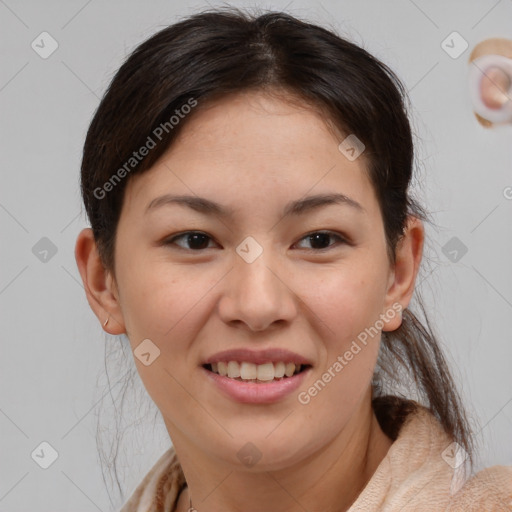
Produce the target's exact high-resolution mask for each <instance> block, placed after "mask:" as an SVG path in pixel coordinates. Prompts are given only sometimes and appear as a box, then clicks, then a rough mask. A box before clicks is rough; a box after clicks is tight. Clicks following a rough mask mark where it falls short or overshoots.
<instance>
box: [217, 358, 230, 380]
mask: <svg viewBox="0 0 512 512" xmlns="http://www.w3.org/2000/svg"><path fill="white" fill-rule="evenodd" d="M217 370H218V372H219V375H222V376H223V377H225V376H226V375H227V374H228V365H227V364H226V363H224V362H223V361H219V362H218V363H217Z"/></svg>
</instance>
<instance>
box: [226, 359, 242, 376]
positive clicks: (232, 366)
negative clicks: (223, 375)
mask: <svg viewBox="0 0 512 512" xmlns="http://www.w3.org/2000/svg"><path fill="white" fill-rule="evenodd" d="M228 377H229V378H230V379H234V378H236V377H240V365H239V364H238V363H237V362H236V361H229V363H228Z"/></svg>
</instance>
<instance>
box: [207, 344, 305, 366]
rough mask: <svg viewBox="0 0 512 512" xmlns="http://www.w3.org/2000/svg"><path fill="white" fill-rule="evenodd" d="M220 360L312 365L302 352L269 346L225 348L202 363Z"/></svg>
mask: <svg viewBox="0 0 512 512" xmlns="http://www.w3.org/2000/svg"><path fill="white" fill-rule="evenodd" d="M220 361H227V362H229V361H239V362H248V363H254V364H264V363H269V362H271V363H278V362H280V361H282V362H283V363H295V364H303V365H310V366H311V365H312V363H311V361H309V360H308V359H306V358H305V357H303V356H301V355H300V354H296V353H295V352H291V351H290V350H286V349H282V348H268V349H265V350H249V349H246V348H237V349H232V350H223V351H222V352H217V353H216V354H213V355H212V356H210V357H209V358H208V359H206V360H205V361H203V363H202V364H211V363H218V362H220Z"/></svg>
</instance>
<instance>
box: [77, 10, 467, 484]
mask: <svg viewBox="0 0 512 512" xmlns="http://www.w3.org/2000/svg"><path fill="white" fill-rule="evenodd" d="M251 89H252V90H265V91H268V92H269V93H272V94H279V95H280V97H282V98H283V99H286V98H288V99H289V100H290V101H295V102H297V100H298V99H299V100H301V101H302V105H303V106H305V107H307V108H314V109H317V110H318V111H319V112H321V113H322V114H323V115H324V117H325V120H326V123H328V124H330V125H332V126H334V129H337V130H338V132H339V133H340V134H345V136H347V135H348V134H355V135H356V136H357V137H358V138H359V139H360V140H361V141H362V142H363V143H364V144H365V152H364V154H363V155H364V158H365V162H366V164H367V165H366V167H367V169H366V172H367V173H368V177H369V179H370V181H371V183H372V186H373V187H374V190H375V193H376V196H377V198H378V201H379V205H380V209H381V213H382V217H383V221H384V226H385V235H386V243H387V250H388V256H389V260H390V262H391V263H394V261H395V249H396V245H397V243H398V242H399V241H400V240H401V237H402V236H403V233H404V229H405V227H406V223H407V220H408V216H414V217H417V218H419V219H421V220H423V221H429V218H428V214H427V213H426V211H425V210H424V209H423V208H422V207H421V206H420V204H418V202H417V201H416V200H414V199H413V198H412V197H411V196H410V192H409V186H410V183H411V178H412V176H413V167H414V165H413V163H414V152H413V139H412V132H411V127H410V123H409V119H408V112H407V108H406V105H407V104H408V103H407V102H408V98H407V93H406V90H405V88H404V86H403V85H402V83H401V82H400V80H399V79H398V78H397V77H396V75H395V74H394V73H393V72H392V71H391V70H390V69H389V68H388V67H387V66H386V65H385V64H383V63H382V62H380V61H379V60H378V59H376V58H375V57H373V56H372V55H371V54H369V53H368V52H367V51H366V50H364V49H362V48H361V47H359V46H357V45H356V44H354V43H351V42H350V41H348V40H346V39H343V38H342V37H340V36H339V35H337V34H335V33H334V31H330V30H327V29H325V28H322V27H320V26H316V25H314V24H311V23H308V22H306V21H302V20H299V19H297V18H296V17H293V16H291V15H289V14H286V13H283V12H269V11H267V12H263V13H258V14H251V13H249V12H247V11H242V10H240V9H238V8H234V7H228V8H216V9H209V10H207V11H203V12H200V13H197V14H194V15H192V16H189V17H187V18H185V19H183V20H181V21H179V22H177V23H175V24H173V25H171V26H169V27H166V28H164V29H163V30H161V31H159V32H158V33H156V34H155V35H153V36H152V37H150V38H149V39H148V40H146V41H145V42H143V43H142V44H140V45H139V46H138V47H137V48H136V49H135V50H134V51H133V53H132V54H131V55H130V56H129V57H128V58H127V60H126V61H125V62H124V64H123V65H122V66H121V67H120V69H119V70H118V72H117V73H116V75H115V76H114V78H113V80H112V82H111V84H110V86H109V88H108V90H107V91H106V93H105V95H104V97H103V99H102V101H101V103H100V105H99V107H98V109H97V111H96V113H95V115H94V118H93V120H92V122H91V124H90V127H89V130H88V132H87V137H86V141H85V144H84V150H83V160H82V167H81V191H82V196H83V201H84V204H85V208H86V211H87V215H88V218H89V220H90V223H91V227H92V230H93V232H94V237H95V239H96V243H97V245H98V250H99V253H100V256H101V258H102V261H103V263H104V265H105V267H106V268H107V269H108V270H109V271H111V272H112V274H113V275H114V276H115V265H114V263H115V262H114V248H115V239H116V237H115V235H116V227H117V223H118V220H119V216H120V212H121V207H122V204H123V197H124V189H125V187H126V184H127V182H128V180H129V179H130V178H131V176H134V175H136V174H141V173H143V172H145V171H147V170H148V169H150V168H151V166H152V165H153V164H154V163H155V162H156V161H157V159H158V158H159V157H160V156H161V155H162V154H163V153H164V152H165V151H166V150H167V149H168V148H169V147H170V145H171V144H172V143H173V141H174V140H175V139H176V137H177V135H178V134H179V133H180V132H181V130H182V129H183V128H184V127H185V126H186V125H187V121H188V119H190V118H191V117H192V116H193V115H194V111H197V110H200V109H201V106H202V105H205V104H206V103H207V102H210V103H211V102H212V101H214V100H215V99H216V98H220V97H223V96H226V95H229V94H232V93H237V92H243V91H247V90H251ZM191 98H193V99H194V101H196V102H197V106H196V107H195V108H194V109H193V110H194V111H192V112H191V113H190V114H189V115H188V116H183V119H181V120H180V122H179V123H178V124H176V126H175V127H174V128H173V129H169V130H160V131H158V134H159V135H160V137H159V140H158V142H157V144H156V146H155V147H154V148H153V149H151V150H150V151H149V152H148V154H147V156H145V157H144V158H143V159H141V161H140V162H138V163H137V165H134V166H133V169H130V172H129V173H128V172H127V173H123V175H124V174H126V176H125V177H124V178H123V179H121V180H118V181H117V182H116V183H115V186H111V187H109V191H108V192H105V193H103V192H104V191H105V188H104V184H105V183H107V182H108V181H109V179H111V177H112V175H113V174H114V173H116V171H117V170H118V169H120V168H122V167H123V165H124V166H125V169H126V162H127V161H129V159H130V158H131V156H132V153H133V151H134V150H136V149H138V148H140V147H142V146H144V145H145V144H146V143H147V140H148V137H149V136H151V134H154V133H155V130H156V129H158V127H159V126H162V124H163V123H165V122H168V120H169V119H170V118H171V116H172V115H173V114H174V113H175V112H176V110H179V109H181V108H182V106H183V105H184V104H186V103H187V102H190V99H191ZM153 138H154V137H153ZM340 142H341V139H340ZM102 187H103V188H102ZM100 189H101V190H103V192H101V194H100V193H99V192H98V191H99V190H100ZM416 300H417V302H418V304H419V305H420V307H421V309H422V312H423V314H424V316H425V318H427V316H426V314H425V311H424V306H423V303H422V300H421V298H420V297H417V299H416ZM134 374H135V372H132V374H131V378H133V376H134ZM396 375H403V376H404V378H407V379H410V381H411V382H412V383H413V385H414V387H415V389H414V392H415V393H416V395H417V397H419V400H418V401H419V402H420V403H423V404H424V405H426V406H427V407H430V408H431V410H432V412H433V413H434V415H435V416H436V417H437V418H438V420H439V421H440V422H441V424H442V426H443V427H444V429H445V430H446V432H447V433H448V434H450V435H451V436H452V437H453V439H454V440H455V441H456V442H458V443H459V444H460V445H461V446H462V447H463V448H464V449H465V450H466V451H467V452H468V454H469V456H470V461H471V460H472V454H473V441H472V436H471V431H470V427H469V422H468V420H467V417H466V412H465V410H464V407H463V405H462V402H461V399H460V396H459V394H458V392H457V390H456V386H455V384H454V381H453V379H452V377H451V375H450V371H449V369H448V365H447V363H446V360H445V358H444V356H443V354H442V351H441V349H440V346H439V342H438V340H437V339H436V336H435V335H434V333H433V330H432V328H431V326H430V323H429V322H428V319H427V320H426V325H423V324H422V322H421V321H420V320H419V319H418V318H417V317H416V316H415V315H414V314H413V312H412V311H410V309H407V310H404V312H403V322H402V325H401V327H400V328H399V329H397V330H396V331H393V332H383V333H382V342H381V352H380V354H379V360H378V364H377V369H376V372H375V376H374V383H373V384H374V387H373V389H374V396H373V405H374V408H375V411H376V413H379V414H378V417H379V418H380V416H381V415H380V411H382V409H383V408H388V409H389V408H392V409H393V411H394V412H393V417H394V418H395V425H398V426H399V424H400V421H401V419H402V418H403V417H404V416H405V414H406V413H407V412H408V411H409V410H410V409H411V408H414V403H413V402H403V401H401V400H398V399H397V398H394V397H393V396H394V395H395V394H396V395H399V394H400V393H399V392H398V391H397V393H393V379H394V378H396V377H394V376H396ZM400 378H401V377H400ZM385 391H386V392H387V394H385ZM402 396H403V395H402ZM379 421H380V419H379ZM383 428H385V431H387V432H392V431H393V428H394V427H393V425H385V426H383ZM109 462H110V461H109ZM113 462H114V464H113V466H114V471H115V472H116V467H115V456H114V461H113ZM109 465H111V464H109ZM116 479H117V472H116ZM117 483H118V486H119V481H118V480H117ZM119 489H120V487H119ZM120 490H121V489H120ZM121 494H122V492H121Z"/></svg>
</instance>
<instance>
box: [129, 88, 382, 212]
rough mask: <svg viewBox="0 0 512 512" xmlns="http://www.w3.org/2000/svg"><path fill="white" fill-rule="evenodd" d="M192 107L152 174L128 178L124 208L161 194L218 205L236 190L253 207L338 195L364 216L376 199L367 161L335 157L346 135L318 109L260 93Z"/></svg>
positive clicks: (339, 154)
mask: <svg viewBox="0 0 512 512" xmlns="http://www.w3.org/2000/svg"><path fill="white" fill-rule="evenodd" d="M196 108H197V110H196V111H195V112H194V113H193V115H191V117H190V119H187V122H186V124H185V125H184V127H183V130H182V131H181V132H180V134H179V136H178V137H177V139H176V140H175V141H174V142H173V144H172V145H171V147H170V148H169V149H168V150H167V151H166V153H164V155H162V157H161V158H160V159H159V160H158V162H157V163H156V164H155V165H154V166H153V168H152V169H150V170H148V171H146V172H145V173H142V174H141V175H135V176H133V178H132V179H131V180H130V183H129V184H128V187H127V190H126V194H127V196H129V197H127V202H130V201H134V200H135V201H137V202H138V203H144V206H147V204H148V203H149V202H150V201H151V200H153V199H154V198H155V197H156V196H158V195H161V194H163V193H165V192H179V193H187V194H190V193H192V194H197V195H200V196H203V197H204V196H208V195H210V196H215V197H217V198H224V199H225V201H222V200H221V199H219V202H223V203H224V204H228V203H230V202H232V201H235V202H236V198H235V197H233V192H234V191H235V190H236V192H237V193H238V194H240V195H241V196H244V197H248V195H251V196H252V197H253V198H254V200H255V202H258V203H261V202H262V201H263V202H265V201H268V200H269V199H270V198H271V197H274V196H275V197H278V198H279V200H280V201H281V202H282V201H286V202H288V201H290V200H291V199H297V198H298V197H300V196H304V195H306V194H307V193H308V191H310V192H311V193H319V192H320V193H326V192H339V193H343V194H345V195H347V196H350V197H352V198H353V199H354V200H356V201H358V202H359V203H364V207H365V208H366V209H368V210H369V211H370V213H371V210H372V207H374V206H375V205H374V204H373V205H372V203H374V202H375V201H376V199H375V195H374V193H373V187H372V186H371V183H370V181H369V179H368V176H367V172H366V160H365V159H364V157H363V156H360V157H359V158H357V159H356V160H354V161H350V160H349V159H347V158H346V156H344V154H342V153H341V152H340V150H339V149H338V146H339V144H340V142H341V141H342V140H343V139H344V137H345V136H344V135H343V134H338V133H336V131H335V129H333V127H332V125H330V124H329V122H328V120H327V119H326V118H325V116H323V115H322V114H321V113H320V112H319V111H318V110H317V109H313V108H311V107H310V106H308V105H306V104H305V103H303V104H300V103H298V100H297V99H295V98H294V99H293V101H292V103H290V102H289V101H287V100H285V99H283V98H281V97H276V96H275V95H269V94H267V93H262V92H259V91H253V92H244V93H237V94H235V95H230V96H226V97H224V98H221V99H219V100H216V101H214V102H209V103H208V104H205V105H203V106H202V107H196ZM242 192H243V193H242ZM227 198H229V200H228V199H227ZM253 204H254V203H253ZM139 206H141V205H139Z"/></svg>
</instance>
